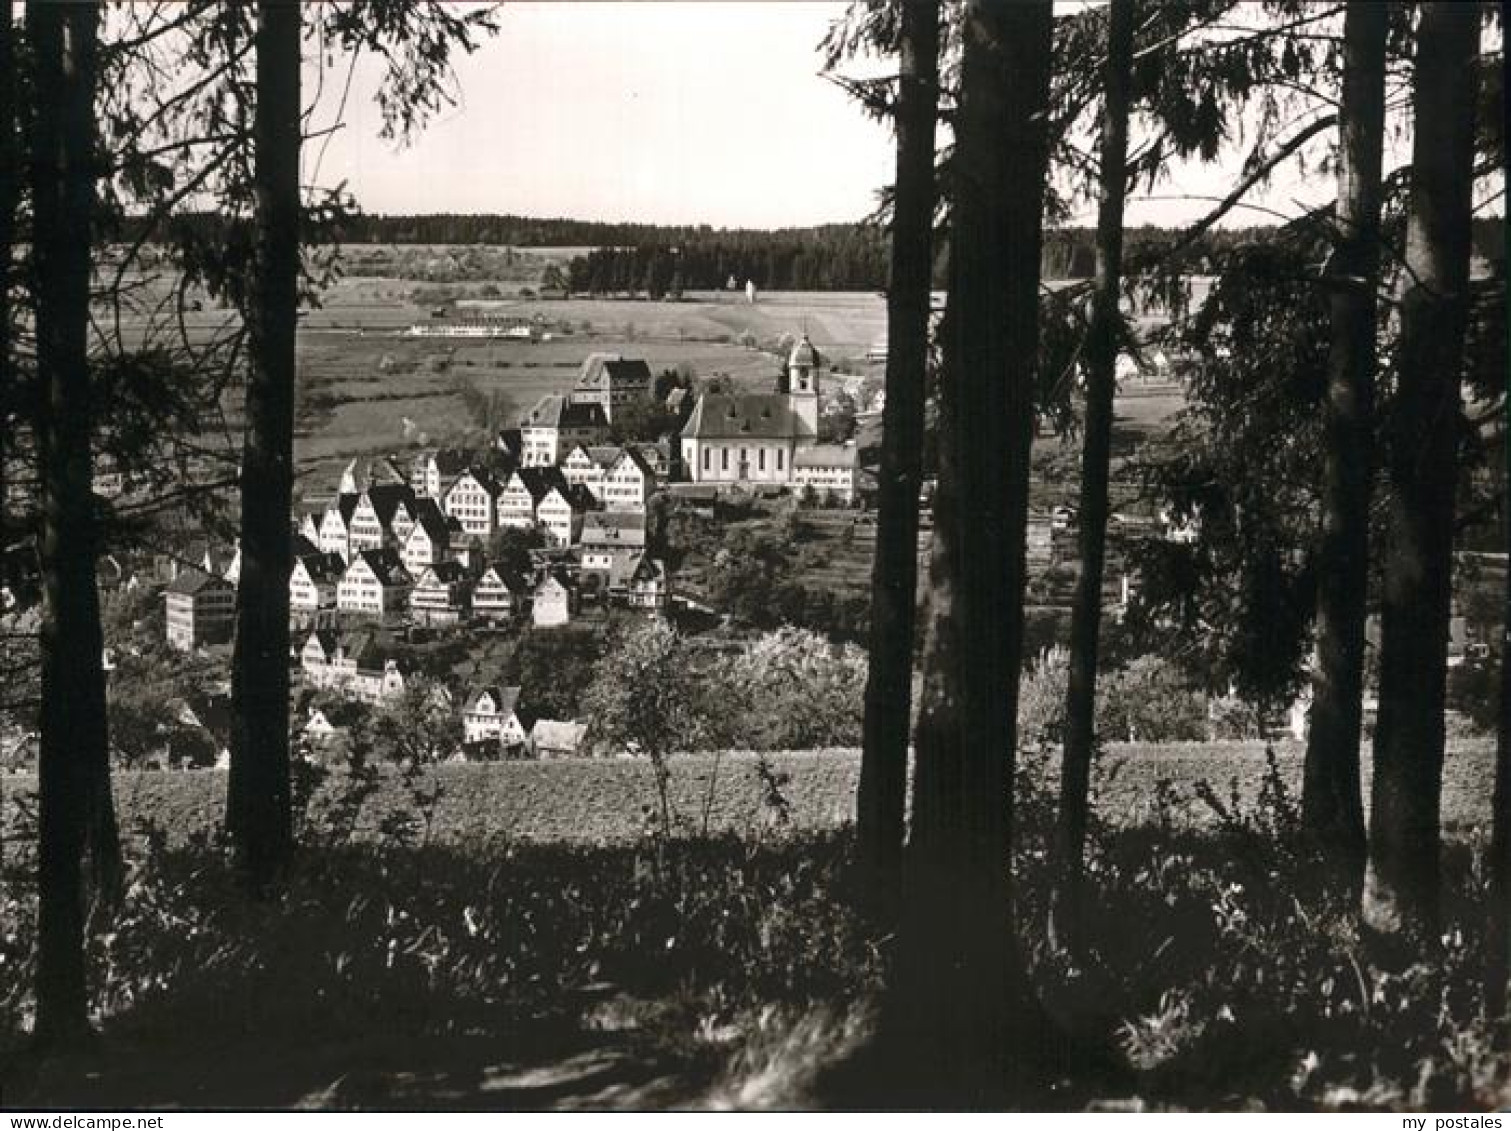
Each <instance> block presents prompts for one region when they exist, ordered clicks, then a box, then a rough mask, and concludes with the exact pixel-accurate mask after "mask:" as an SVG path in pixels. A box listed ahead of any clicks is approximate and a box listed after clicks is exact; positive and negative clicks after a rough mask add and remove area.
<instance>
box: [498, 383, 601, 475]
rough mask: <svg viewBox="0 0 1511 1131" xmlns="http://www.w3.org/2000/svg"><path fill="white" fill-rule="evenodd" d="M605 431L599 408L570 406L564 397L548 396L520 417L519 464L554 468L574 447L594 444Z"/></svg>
mask: <svg viewBox="0 0 1511 1131" xmlns="http://www.w3.org/2000/svg"><path fill="white" fill-rule="evenodd" d="M608 428H609V420H608V416H607V415H606V414H605V413H604V410H603V406H602V405H600V404H598V403H596V402H595V403H590V404H572V403H571V402H570V401H569V400H568V399H567V398H566V397H563V396H560V395H556V394H548V395H546V396H544V397H541V399H540V400H539V401H537V402H536V403H535V407H534V408H532V409H530V411H529V412H527V413H525V415H524V416H523V417H521V418H520V422H519V431H520V448H521V450H520V463H521V464H522V465H523V466H525V467H554V466H555V465H556V464H557V462H558V461H559V460H560V459H561V458H562V456H564V455H566V453H567V452H569V451H571V450H572V446H573V445H574V444H596V443H598V442H599V441H601V440H602V439H603V437H604V436H606V435H607V434H608Z"/></svg>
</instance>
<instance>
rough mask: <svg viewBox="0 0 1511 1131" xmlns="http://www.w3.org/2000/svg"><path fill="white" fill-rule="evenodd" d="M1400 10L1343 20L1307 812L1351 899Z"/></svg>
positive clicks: (1372, 8) (1362, 3)
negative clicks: (1384, 179)
mask: <svg viewBox="0 0 1511 1131" xmlns="http://www.w3.org/2000/svg"><path fill="white" fill-rule="evenodd" d="M1389 23H1390V10H1389V8H1388V7H1387V6H1386V5H1385V4H1381V3H1378V2H1376V0H1352V2H1351V3H1350V4H1349V6H1348V13H1347V15H1346V16H1345V17H1344V20H1343V102H1342V106H1341V107H1340V112H1339V117H1338V204H1337V234H1336V236H1335V237H1334V244H1333V251H1332V256H1331V258H1330V259H1329V262H1328V271H1327V278H1328V282H1329V283H1330V285H1331V292H1330V299H1329V301H1330V304H1331V311H1330V313H1331V319H1332V334H1331V341H1330V343H1329V349H1328V382H1327V404H1326V406H1325V408H1324V410H1323V428H1324V430H1325V435H1326V439H1325V454H1324V457H1323V458H1324V471H1323V475H1324V479H1323V494H1322V546H1321V552H1320V554H1319V556H1318V563H1317V566H1318V568H1317V576H1318V583H1317V666H1316V669H1315V670H1314V672H1313V673H1312V716H1311V732H1310V734H1309V735H1308V736H1307V744H1306V765H1305V772H1304V775H1303V784H1302V795H1301V813H1302V823H1303V825H1304V827H1305V828H1306V830H1307V833H1308V834H1309V835H1310V836H1311V838H1312V839H1313V840H1314V842H1315V843H1316V845H1317V847H1318V848H1319V849H1320V850H1321V852H1322V853H1323V855H1324V859H1326V861H1327V862H1328V865H1329V867H1330V870H1332V871H1333V872H1334V873H1335V875H1336V879H1337V881H1338V885H1339V886H1340V888H1341V889H1342V890H1344V891H1351V892H1354V893H1357V892H1358V890H1359V885H1360V883H1361V882H1362V880H1363V877H1364V855H1365V846H1364V801H1363V794H1362V793H1361V791H1360V785H1359V735H1360V721H1361V714H1362V707H1363V692H1364V618H1365V613H1366V608H1365V594H1366V592H1367V590H1368V588H1369V493H1370V492H1369V485H1370V477H1371V474H1372V460H1373V454H1372V449H1373V443H1372V440H1371V435H1372V431H1373V427H1374V425H1373V421H1372V416H1373V407H1372V405H1373V401H1374V379H1375V325H1376V315H1375V291H1376V288H1377V287H1378V286H1379V278H1380V197H1381V187H1380V160H1381V151H1382V148H1383V145H1384V140H1385V35H1386V31H1387V29H1388V27H1389Z"/></svg>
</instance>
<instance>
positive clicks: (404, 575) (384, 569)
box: [353, 546, 413, 585]
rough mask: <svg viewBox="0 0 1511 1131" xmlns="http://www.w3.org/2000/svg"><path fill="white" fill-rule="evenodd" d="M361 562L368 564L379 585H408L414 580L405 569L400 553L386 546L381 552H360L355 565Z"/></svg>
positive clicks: (354, 560) (355, 559)
mask: <svg viewBox="0 0 1511 1131" xmlns="http://www.w3.org/2000/svg"><path fill="white" fill-rule="evenodd" d="M357 561H361V562H364V563H366V565H367V568H368V569H370V570H372V572H373V576H374V577H376V578H377V579H378V584H379V585H408V584H409V583H410V582H411V581H412V580H413V579H412V578H411V577H410V576H409V571H408V570H406V569H405V568H404V562H403V560H402V559H401V558H400V557H399V554H398V551H396V550H394V549H393V548H392V547H387V546H385V547H384V548H383V549H381V550H359V551H357V556H356V558H354V559H353V563H354V564H355V562H357Z"/></svg>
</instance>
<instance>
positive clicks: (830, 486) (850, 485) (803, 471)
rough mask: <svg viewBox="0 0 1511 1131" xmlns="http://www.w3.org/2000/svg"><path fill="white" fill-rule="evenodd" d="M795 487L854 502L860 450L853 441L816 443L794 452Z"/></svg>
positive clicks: (842, 500)
mask: <svg viewBox="0 0 1511 1131" xmlns="http://www.w3.org/2000/svg"><path fill="white" fill-rule="evenodd" d="M792 461H793V469H792V482H793V485H794V486H799V487H808V488H811V489H812V490H813V491H814V492H815V493H817V494H819V495H827V496H829V497H830V498H833V499H838V500H840V501H841V502H845V503H852V502H854V501H855V472H856V468H857V467H858V466H859V464H860V460H859V453H858V451H857V450H856V447H855V445H854V444H853V443H851V444H814V445H812V446H810V447H802V448H798V450H797V451H796V452H795V453H794V454H793V457H792Z"/></svg>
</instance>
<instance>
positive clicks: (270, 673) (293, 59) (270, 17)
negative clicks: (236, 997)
mask: <svg viewBox="0 0 1511 1131" xmlns="http://www.w3.org/2000/svg"><path fill="white" fill-rule="evenodd" d="M256 46H257V109H256V115H255V119H254V125H253V131H254V133H253V136H254V142H255V154H256V158H255V170H254V173H253V177H254V182H255V184H254V188H255V191H256V197H257V205H256V208H257V214H256V235H255V240H256V251H255V261H254V264H253V277H252V286H251V291H250V301H249V303H248V307H247V311H246V320H247V337H248V364H249V373H248V376H247V429H246V441H245V446H244V448H243V450H242V461H241V578H240V583H239V586H238V589H237V594H236V643H235V648H234V655H233V658H232V671H231V695H232V716H233V717H232V724H231V780H230V785H229V788H228V790H227V797H226V824H227V828H228V829H229V831H230V833H231V836H232V838H233V840H234V842H235V844H236V847H237V850H238V852H239V854H240V857H241V863H242V866H243V868H244V870H245V873H246V878H247V880H248V882H249V884H250V885H251V886H252V888H253V889H254V890H258V891H261V890H265V889H266V888H267V886H268V885H269V884H270V883H272V882H273V881H274V880H275V879H276V878H277V876H278V875H279V873H280V872H281V871H282V869H283V867H284V865H285V864H286V863H287V860H288V856H289V853H290V851H291V850H292V847H293V829H292V815H291V812H290V786H289V734H288V713H289V571H290V569H291V567H292V553H293V549H292V543H291V541H290V527H291V517H292V505H293V483H294V477H293V467H294V370H295V354H294V338H295V332H296V325H297V318H298V315H297V309H298V297H299V296H298V284H299V145H300V121H299V113H300V103H299V63H300V59H299V5H298V3H296V2H295V0H259V3H258V6H257V42H256Z"/></svg>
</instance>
